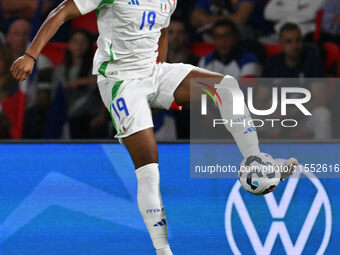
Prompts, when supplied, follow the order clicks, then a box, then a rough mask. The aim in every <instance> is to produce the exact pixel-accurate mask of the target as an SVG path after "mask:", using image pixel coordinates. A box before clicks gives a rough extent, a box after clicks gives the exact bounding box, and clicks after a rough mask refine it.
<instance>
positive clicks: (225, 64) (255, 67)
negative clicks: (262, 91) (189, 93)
mask: <svg viewBox="0 0 340 255" xmlns="http://www.w3.org/2000/svg"><path fill="white" fill-rule="evenodd" d="M213 37H214V44H215V51H214V52H212V53H211V54H209V55H207V56H205V57H203V58H202V59H201V60H200V63H199V66H200V67H203V68H205V69H208V70H210V71H214V72H218V73H222V74H228V75H231V76H233V77H235V78H241V77H257V76H260V74H261V67H260V65H259V62H258V59H257V57H256V56H255V55H254V54H252V53H250V52H248V51H247V50H246V49H245V48H244V47H243V46H242V45H241V43H240V42H241V40H240V36H239V33H238V30H237V27H236V25H235V24H234V23H233V22H232V21H230V20H227V19H225V20H220V21H217V22H216V23H215V25H214V28H213Z"/></svg>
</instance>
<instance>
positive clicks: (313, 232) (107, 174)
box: [0, 144, 340, 255]
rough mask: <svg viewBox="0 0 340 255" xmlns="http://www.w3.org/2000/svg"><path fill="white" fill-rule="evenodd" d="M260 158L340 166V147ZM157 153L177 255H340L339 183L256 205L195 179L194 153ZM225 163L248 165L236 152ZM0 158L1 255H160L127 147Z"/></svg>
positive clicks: (282, 190)
mask: <svg viewBox="0 0 340 255" xmlns="http://www.w3.org/2000/svg"><path fill="white" fill-rule="evenodd" d="M261 149H262V151H265V152H268V153H270V154H271V155H273V156H274V157H276V158H277V157H280V158H288V157H291V156H295V157H297V158H298V159H299V160H300V162H301V163H318V162H323V163H327V164H333V165H334V164H336V163H340V157H339V151H340V145H335V144H334V145H331V144H328V145H327V144H320V145H316V144H305V145H304V144H298V145H296V144H294V145H293V144H292V145H289V144H282V145H278V144H273V145H263V146H262V148H261ZM159 153H160V174H161V191H162V195H163V201H164V207H165V209H166V213H167V218H168V227H169V241H170V244H171V247H172V250H173V253H174V254H175V255H188V254H190V255H191V254H192V255H210V254H211V255H222V254H223V255H225V254H245V255H251V254H259V255H266V254H275V255H277V254H293V255H299V254H306V255H310V254H327V255H328V254H340V246H339V245H338V244H339V242H340V238H339V236H340V233H339V231H340V220H339V219H340V217H339V216H340V180H339V179H336V178H333V179H317V178H300V179H299V178H290V179H289V180H288V181H286V182H284V183H281V184H280V185H279V187H278V188H277V189H276V190H275V191H274V193H271V194H269V195H267V196H254V195H251V194H248V193H247V192H245V191H244V190H243V189H242V188H240V185H239V183H238V181H237V179H194V178H190V170H189V169H190V162H189V158H190V155H189V154H190V153H189V145H164V144H163V145H160V146H159ZM220 153H223V154H224V155H225V157H226V162H229V161H230V162H231V163H233V164H238V163H239V162H240V161H241V156H240V153H239V151H238V149H237V147H236V146H235V145H223V146H221V152H220ZM0 155H1V156H0V173H1V175H0V176H1V178H0V247H1V248H0V254H1V255H19V254H20V255H51V254H53V255H66V254H67V255H80V254H84V255H112V254H119V255H125V254H126V255H130V254H133V255H145V254H147V255H149V254H155V253H154V250H153V247H152V243H151V240H150V238H149V236H148V233H147V231H146V228H145V226H144V223H143V221H142V218H141V216H140V215H139V211H138V207H137V203H136V190H137V184H136V177H135V174H134V168H133V164H132V162H131V159H130V157H129V155H128V153H127V151H126V149H125V148H124V147H123V146H121V145H116V144H106V145H102V144H34V145H30V144H21V145H19V144H17V145H15V144H2V145H0ZM313 176H314V175H313V173H310V175H309V176H307V177H313Z"/></svg>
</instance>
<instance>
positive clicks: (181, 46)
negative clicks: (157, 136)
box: [165, 19, 199, 139]
mask: <svg viewBox="0 0 340 255" xmlns="http://www.w3.org/2000/svg"><path fill="white" fill-rule="evenodd" d="M168 40H169V50H168V60H167V62H168V63H185V64H192V65H194V66H197V65H198V61H199V57H197V56H196V55H195V54H194V53H192V52H191V51H189V50H188V47H187V46H188V31H187V28H186V25H185V24H184V23H183V22H182V21H180V20H176V19H174V20H172V21H171V23H170V25H169V32H168ZM173 114H174V115H175V119H176V131H177V132H176V133H177V138H179V139H189V138H190V110H189V109H188V108H187V107H183V109H182V111H175V112H174V113H173ZM165 117H167V116H165Z"/></svg>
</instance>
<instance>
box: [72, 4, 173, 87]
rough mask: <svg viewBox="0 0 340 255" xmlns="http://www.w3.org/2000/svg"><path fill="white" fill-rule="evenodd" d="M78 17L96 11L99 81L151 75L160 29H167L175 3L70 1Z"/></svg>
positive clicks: (95, 60)
mask: <svg viewBox="0 0 340 255" xmlns="http://www.w3.org/2000/svg"><path fill="white" fill-rule="evenodd" d="M73 1H74V3H75V4H76V5H77V7H78V9H79V11H80V13H81V14H83V15H84V14H86V13H89V12H91V11H93V10H96V11H97V23H98V29H99V38H98V41H97V45H98V50H97V52H96V54H95V57H94V61H93V74H96V75H98V80H99V81H101V80H103V79H105V78H112V79H114V80H119V81H121V80H127V79H136V78H142V77H147V76H149V75H151V73H152V70H153V68H154V65H155V64H156V59H157V57H158V51H157V50H158V41H159V38H160V35H161V29H163V28H165V27H168V26H169V23H170V16H171V14H172V13H173V12H174V10H175V8H176V4H177V0H73Z"/></svg>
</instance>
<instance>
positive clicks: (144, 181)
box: [136, 163, 172, 255]
mask: <svg viewBox="0 0 340 255" xmlns="http://www.w3.org/2000/svg"><path fill="white" fill-rule="evenodd" d="M136 175H137V181H138V194H137V200H138V207H139V211H140V213H141V214H142V217H143V219H144V222H145V225H146V227H147V229H148V231H149V234H150V237H151V239H152V243H153V246H154V247H155V249H156V252H157V255H172V252H171V250H170V246H169V242H168V237H167V226H166V224H167V222H166V216H165V211H164V208H163V202H162V197H161V193H160V187H159V186H160V178H159V170H158V164H156V163H154V164H149V165H146V166H143V167H141V168H138V169H137V170H136Z"/></svg>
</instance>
